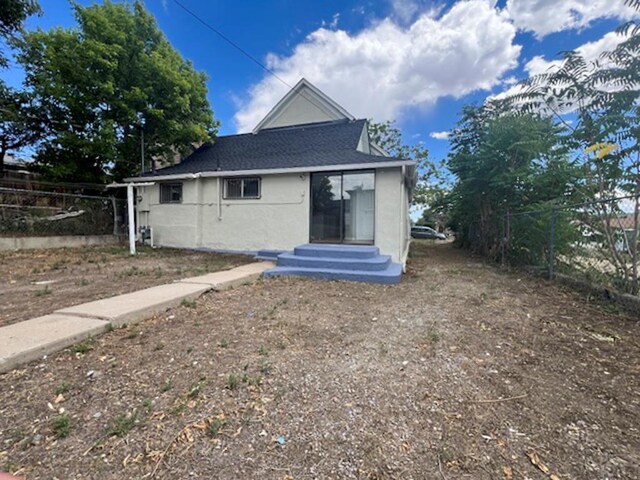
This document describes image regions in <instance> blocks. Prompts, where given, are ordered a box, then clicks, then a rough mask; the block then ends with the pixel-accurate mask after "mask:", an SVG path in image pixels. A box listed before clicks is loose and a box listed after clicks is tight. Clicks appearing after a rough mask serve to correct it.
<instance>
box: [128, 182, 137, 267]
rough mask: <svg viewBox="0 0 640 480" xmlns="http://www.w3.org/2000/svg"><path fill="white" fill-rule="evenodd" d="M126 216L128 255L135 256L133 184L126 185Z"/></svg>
mask: <svg viewBox="0 0 640 480" xmlns="http://www.w3.org/2000/svg"><path fill="white" fill-rule="evenodd" d="M127 215H128V217H129V253H130V254H131V255H135V254H136V219H135V212H134V210H133V184H132V183H128V184H127Z"/></svg>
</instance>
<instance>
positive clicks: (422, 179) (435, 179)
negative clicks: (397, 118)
mask: <svg viewBox="0 0 640 480" xmlns="http://www.w3.org/2000/svg"><path fill="white" fill-rule="evenodd" d="M369 138H370V139H371V141H372V142H373V143H375V144H376V145H378V146H379V147H381V148H382V149H383V150H384V151H385V152H387V153H388V154H389V155H391V156H392V157H397V158H402V159H407V160H414V161H415V162H416V163H417V173H418V179H417V185H416V188H415V189H414V192H413V204H414V205H422V206H425V205H428V204H429V202H430V201H431V200H432V196H433V189H434V188H437V185H439V182H440V173H441V168H442V165H440V166H438V165H436V163H434V162H433V161H432V160H431V159H430V158H429V150H427V149H426V148H425V147H424V146H422V145H420V144H409V143H406V142H405V141H404V139H403V138H402V132H401V131H400V129H399V128H397V127H396V126H395V124H394V122H389V121H387V122H382V123H376V122H373V121H370V122H369Z"/></svg>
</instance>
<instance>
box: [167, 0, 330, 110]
mask: <svg viewBox="0 0 640 480" xmlns="http://www.w3.org/2000/svg"><path fill="white" fill-rule="evenodd" d="M173 2H174V3H175V4H176V5H178V6H179V7H180V8H181V9H182V10H184V11H185V12H186V13H188V14H189V15H191V16H192V17H193V18H195V19H196V20H197V21H198V22H200V23H201V24H202V25H204V26H205V27H207V28H208V29H209V30H211V31H212V32H213V33H215V34H216V35H218V36H219V37H220V38H222V39H223V40H224V41H225V42H227V43H228V44H229V45H231V46H232V47H233V48H235V49H236V50H238V51H239V52H240V53H242V54H243V55H244V56H245V57H247V58H248V59H249V60H251V61H252V62H253V63H255V64H256V65H258V66H259V67H260V68H262V69H263V70H264V71H265V72H267V73H268V74H270V75H273V77H274V78H275V79H277V80H278V81H280V82H281V83H282V84H283V85H285V86H286V87H288V88H289V90H293V87H292V86H291V85H289V83H288V82H287V81H285V80H284V79H283V78H282V77H280V76H279V75H278V74H277V73H276V72H274V71H273V70H271V69H270V68H269V67H267V66H266V65H265V64H264V63H262V62H261V61H260V60H258V59H257V58H256V57H254V56H253V55H251V54H250V53H249V52H247V51H246V50H245V49H244V48H242V47H241V46H240V45H238V44H237V43H236V42H234V41H233V40H231V39H230V38H229V37H227V36H226V35H225V34H224V33H222V32H221V31H220V30H218V29H217V28H216V27H214V26H213V25H211V24H210V23H209V22H207V21H206V20H204V19H202V18H201V17H199V16H198V14H196V13H195V12H194V11H193V10H191V9H189V8H188V7H187V6H185V5H184V4H183V3H182V2H181V1H180V0H173ZM295 94H296V95H300V96H301V97H302V98H304V99H305V100H306V101H307V102H309V103H310V104H311V105H313V106H314V107H317V108H320V109H321V110H322V106H321V105H318V104H317V103H316V102H314V101H313V100H312V99H310V98H308V97H307V96H306V95H304V94H303V93H302V92H295Z"/></svg>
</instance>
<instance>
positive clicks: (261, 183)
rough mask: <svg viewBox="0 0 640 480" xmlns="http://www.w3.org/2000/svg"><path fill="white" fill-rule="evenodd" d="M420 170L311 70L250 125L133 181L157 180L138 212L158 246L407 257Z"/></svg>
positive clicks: (143, 193) (142, 192)
mask: <svg viewBox="0 0 640 480" xmlns="http://www.w3.org/2000/svg"><path fill="white" fill-rule="evenodd" d="M415 170H416V165H415V162H413V161H410V160H403V159H399V158H392V157H389V156H388V155H387V153H386V152H384V151H383V150H382V149H381V148H380V147H378V146H377V145H375V144H374V143H373V142H371V140H370V138H369V134H368V129H367V120H366V119H356V118H354V117H353V116H352V115H351V114H350V113H348V112H347V111H346V110H345V109H344V108H343V107H341V106H340V105H338V104H337V103H336V102H335V101H333V100H332V99H330V98H329V97H327V96H326V95H325V94H324V93H322V92H321V91H320V90H319V89H318V88H316V87H315V86H313V85H312V84H311V83H309V82H308V81H306V80H305V79H302V80H301V81H300V82H299V83H298V84H297V85H296V86H295V87H294V88H293V89H292V90H291V91H289V92H288V93H287V94H286V95H285V96H284V97H283V98H282V99H281V100H280V101H279V102H278V103H277V104H276V105H275V106H274V107H273V109H272V110H271V111H270V112H269V113H268V114H267V115H266V116H265V117H264V118H263V119H262V120H261V121H260V122H259V123H258V125H256V127H255V129H254V130H253V131H252V132H251V133H246V134H239V135H229V136H220V137H218V138H216V139H215V141H214V142H213V143H205V144H204V145H202V146H201V147H200V148H198V149H197V150H196V151H195V152H194V153H193V154H191V155H189V156H188V157H187V158H185V159H184V160H183V161H182V162H180V163H179V164H176V165H173V166H169V167H166V168H162V169H159V170H157V171H156V172H155V173H153V174H147V175H145V176H142V177H136V178H130V179H127V181H128V182H147V183H149V182H151V183H152V184H150V185H147V186H144V187H138V188H137V192H136V193H137V195H136V197H137V206H136V215H137V223H138V225H140V226H143V227H150V228H151V229H152V230H153V238H154V243H155V244H156V245H159V246H168V247H180V248H204V249H212V250H221V251H224V250H227V251H235V252H238V251H243V252H258V251H276V252H283V251H291V250H293V249H294V248H295V247H296V246H300V245H303V244H311V245H317V246H318V248H320V247H326V248H325V253H326V252H327V251H333V250H331V249H332V248H333V249H335V251H340V252H342V251H345V249H346V251H349V252H356V251H357V250H358V249H357V248H356V247H354V249H349V248H346V247H350V246H359V247H360V251H363V250H362V247H363V246H369V247H377V248H376V251H379V253H380V254H382V255H385V256H388V257H389V259H390V261H392V262H395V263H396V264H399V265H401V266H404V264H405V262H406V258H407V253H408V247H409V241H410V221H409V205H410V201H411V191H412V188H413V186H414V184H415V175H416V173H415ZM336 245H339V246H341V247H344V248H339V247H337V246H336ZM327 249H328V250H327ZM263 253H264V252H263ZM318 256H321V255H319V254H318ZM337 256H340V255H337ZM347 256H348V255H347ZM356 256H357V255H356ZM334 267H335V266H334Z"/></svg>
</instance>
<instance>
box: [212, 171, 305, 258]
mask: <svg viewBox="0 0 640 480" xmlns="http://www.w3.org/2000/svg"><path fill="white" fill-rule="evenodd" d="M261 178H262V181H261V197H260V198H259V199H255V200H249V199H246V200H222V202H221V204H220V208H218V189H217V184H218V180H217V179H216V178H207V179H203V182H205V183H204V186H205V188H204V189H203V200H204V202H203V207H202V246H204V247H208V248H215V249H222V250H260V249H268V250H290V249H292V248H293V247H295V246H296V245H300V244H301V243H307V242H308V241H309V208H310V206H309V186H310V182H309V175H307V174H287V175H263V176H262V177H261ZM220 187H221V188H223V179H220ZM219 214H220V215H219Z"/></svg>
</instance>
